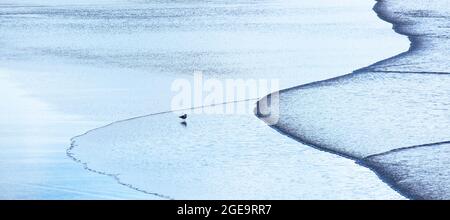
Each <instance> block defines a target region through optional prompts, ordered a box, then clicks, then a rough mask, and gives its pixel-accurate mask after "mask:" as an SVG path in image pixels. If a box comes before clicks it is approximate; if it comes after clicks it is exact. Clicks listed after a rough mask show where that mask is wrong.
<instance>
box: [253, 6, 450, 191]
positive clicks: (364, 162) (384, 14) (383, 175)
mask: <svg viewBox="0 0 450 220" xmlns="http://www.w3.org/2000/svg"><path fill="white" fill-rule="evenodd" d="M383 2H385V1H384V0H377V3H376V4H375V6H374V11H375V12H376V13H377V15H378V17H379V18H380V19H382V20H384V21H387V22H389V23H392V24H393V30H394V31H395V32H396V33H398V34H401V35H405V36H407V37H408V39H409V41H410V42H411V43H410V48H409V49H408V50H407V51H405V52H403V53H400V54H397V55H395V56H393V57H390V58H387V59H384V60H381V61H378V62H376V63H374V64H372V65H369V66H367V67H363V68H360V69H357V70H355V71H353V72H352V73H349V74H346V75H342V76H338V77H334V78H330V79H326V80H322V81H317V82H312V83H308V84H303V85H299V86H295V87H291V88H287V89H283V90H280V91H278V93H279V94H280V96H281V95H282V94H283V93H286V92H289V91H299V90H303V89H308V88H315V87H320V86H326V85H328V84H329V83H330V84H331V83H336V82H337V81H340V80H348V79H350V78H352V77H354V76H357V75H359V74H361V75H363V74H365V73H368V72H381V73H386V74H388V73H391V72H392V73H404V74H421V75H426V74H433V75H447V74H450V73H449V72H447V71H396V70H391V71H389V70H387V71H386V70H384V71H383V70H377V67H380V65H382V64H384V63H387V62H389V61H394V62H395V60H396V59H402V58H405V57H407V56H409V55H411V54H414V53H416V52H419V51H422V49H423V47H424V45H426V43H425V42H424V41H425V40H424V39H421V38H422V37H424V38H426V36H421V35H414V34H408V33H405V32H404V31H403V32H402V31H399V30H398V28H399V26H401V25H402V22H401V21H400V20H394V19H392V17H391V16H389V12H388V10H387V9H386V8H383V7H382V6H381V4H382V3H383ZM270 95H272V94H269V95H267V96H270ZM267 96H266V97H267ZM265 102H266V99H265V97H264V98H262V99H260V100H259V101H258V104H260V103H261V104H262V106H269V107H268V108H270V104H267V103H265ZM278 108H279V106H278ZM256 116H257V117H259V118H260V119H261V120H263V121H265V119H264V117H263V115H260V114H259V113H256ZM280 116H281V115H280ZM280 116H278V117H280ZM270 127H272V128H273V129H274V130H276V131H277V132H279V133H280V134H282V135H286V136H288V137H290V138H292V139H294V140H297V141H298V142H300V143H303V144H305V145H308V146H310V147H312V148H315V149H318V150H321V151H325V152H328V153H332V154H336V155H339V156H342V157H345V158H348V159H351V160H354V161H355V162H356V163H357V164H359V165H361V166H363V167H366V168H368V169H370V170H372V171H373V172H374V173H375V174H376V175H377V176H378V177H379V178H380V179H381V180H382V181H383V182H385V183H386V184H388V185H389V186H390V187H391V188H392V189H394V190H395V191H397V192H399V193H400V194H401V195H403V196H405V197H407V198H410V199H424V197H423V196H421V195H420V194H418V193H417V192H414V191H411V190H409V189H408V188H407V187H404V186H402V185H401V184H399V183H398V182H396V181H395V178H394V177H393V175H392V174H391V173H388V171H386V170H384V169H383V168H381V167H379V166H375V165H374V164H372V163H371V162H370V161H369V160H368V159H369V158H371V157H374V156H378V155H383V154H388V153H390V152H397V151H402V150H404V149H409V148H415V147H421V146H433V145H435V144H438V145H439V144H443V143H444V144H445V143H448V139H444V140H441V141H440V142H436V143H422V144H420V145H415V146H409V147H408V146H406V147H401V148H397V149H393V150H389V151H385V152H383V153H376V154H371V155H368V156H367V155H366V156H356V155H354V154H351V153H348V152H345V151H340V150H338V149H332V148H329V147H326V146H324V145H322V144H320V143H319V142H317V141H316V142H315V141H313V140H311V138H307V137H305V136H302V134H298V133H297V134H296V133H295V132H292V131H289V130H288V128H284V127H283V126H279V125H278V124H275V125H270Z"/></svg>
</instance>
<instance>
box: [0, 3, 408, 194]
mask: <svg viewBox="0 0 450 220" xmlns="http://www.w3.org/2000/svg"><path fill="white" fill-rule="evenodd" d="M373 4H374V2H371V1H360V0H346V1H332V0H321V1H277V0H267V1H248V0H242V1H233V2H225V1H189V3H186V2H184V1H115V2H113V3H110V2H109V1H96V2H93V3H92V2H90V1H83V2H81V3H80V4H79V5H73V4H71V5H69V4H68V3H67V2H64V1H56V0H55V1H31V0H30V1H25V0H23V1H12V2H9V3H8V4H3V5H1V6H0V29H1V32H0V45H1V46H2V49H1V50H0V67H1V70H0V71H1V74H2V75H4V76H7V79H8V82H13V83H14V84H15V86H17V87H19V88H20V91H22V92H20V93H18V94H17V96H18V97H21V98H23V97H26V98H24V99H19V98H17V99H16V98H15V99H16V100H25V101H26V102H27V103H26V104H23V103H18V102H10V103H8V105H7V106H3V108H2V110H3V111H6V112H8V114H11V115H13V116H14V117H8V118H6V119H4V118H1V119H2V120H1V121H0V124H2V125H11V124H13V125H14V126H10V128H11V129H9V130H7V131H2V137H3V138H2V139H1V140H0V145H2V146H12V147H11V148H14V149H24V150H14V151H12V150H10V151H5V153H4V154H3V156H4V157H5V158H29V157H30V154H29V153H27V152H28V151H27V149H33V152H40V153H39V154H33V156H32V158H33V160H31V161H30V160H27V161H26V162H23V163H22V162H17V163H12V162H11V163H8V165H7V166H6V165H1V166H0V169H2V171H1V172H0V175H6V173H8V172H11V170H13V171H14V173H17V174H23V175H22V176H25V175H26V174H29V173H30V170H31V169H27V167H29V166H33V167H37V168H36V170H37V171H35V169H33V172H32V173H45V174H46V175H45V177H43V176H42V175H35V176H33V175H28V176H29V179H28V180H26V182H28V183H31V184H32V185H39V184H42V183H45V186H48V187H47V188H52V187H54V188H56V186H61V185H62V186H64V187H66V188H71V189H73V190H74V191H76V189H85V188H86V186H85V185H86V184H75V183H74V181H75V182H76V181H79V180H80V179H81V178H78V177H79V176H83V175H85V174H83V172H89V171H87V170H84V168H87V169H90V170H95V171H98V172H99V173H103V174H111V175H114V177H111V175H108V176H106V177H104V176H102V175H101V174H98V173H95V175H97V176H99V177H98V178H100V177H104V178H109V179H110V180H111V182H113V183H114V184H116V185H119V184H117V183H116V182H119V183H121V184H122V185H125V186H127V187H129V188H133V189H138V190H140V191H141V192H147V193H150V194H152V193H153V194H155V195H163V197H164V196H167V197H170V198H208V199H220V198H279V199H290V198H320V199H333V198H343V199H344V198H361V199H371V198H374V199H381V198H387V199H391V198H392V199H394V198H402V197H401V196H400V195H399V194H398V193H397V192H395V191H394V190H392V189H391V188H389V186H387V185H386V184H385V183H383V182H382V181H381V180H380V179H378V178H377V177H376V175H375V174H373V173H372V172H370V170H368V169H367V168H364V167H361V166H359V165H357V164H355V163H354V162H353V161H351V160H348V159H345V158H341V157H338V156H335V155H330V154H327V153H324V152H321V151H318V150H315V149H312V148H310V147H308V146H305V145H303V144H300V143H298V142H296V141H294V140H292V139H290V138H287V137H285V136H282V135H280V134H278V133H277V132H275V131H274V130H272V129H271V128H270V127H267V126H266V125H264V124H262V123H261V122H260V121H259V120H258V119H257V118H256V117H254V115H201V114H200V115H194V116H190V117H189V119H188V124H187V126H186V127H183V126H182V125H180V124H179V121H178V118H177V117H176V115H173V114H171V113H169V114H166V115H157V116H149V117H146V118H140V119H135V120H131V121H124V122H120V123H115V124H114V125H112V126H108V127H105V128H100V129H97V130H94V131H92V132H89V133H88V134H87V135H84V136H79V137H77V138H75V139H74V143H73V147H72V148H71V150H70V153H71V156H72V157H73V158H69V157H66V155H65V150H66V149H67V148H68V147H69V145H70V143H69V139H70V138H71V137H73V136H76V135H78V134H82V133H83V132H85V131H87V130H90V129H92V128H95V127H100V126H102V125H105V124H108V123H110V122H114V121H117V120H123V119H127V118H131V117H134V116H139V115H146V114H149V113H154V112H160V111H167V110H169V107H170V106H169V104H170V99H171V97H172V95H173V94H172V93H171V91H170V84H171V82H172V80H174V79H177V78H180V77H183V78H189V77H191V75H192V72H193V71H203V73H204V75H205V77H206V78H212V77H214V78H218V79H225V78H231V79H235V78H255V79H259V78H264V79H268V78H269V79H270V78H277V79H279V80H280V85H281V87H282V88H288V87H292V86H296V85H299V84H304V83H309V82H313V81H317V80H323V79H327V78H330V77H334V76H338V75H342V74H345V73H348V72H351V71H352V70H354V69H357V68H359V67H363V66H367V65H370V64H372V63H374V62H377V61H378V60H381V59H384V58H386V57H390V56H392V55H395V54H398V53H400V52H403V51H405V50H407V48H408V44H409V42H408V41H407V40H406V38H405V37H402V36H400V35H398V34H395V33H394V32H393V31H392V29H391V25H390V24H389V23H386V22H383V21H382V20H380V19H379V18H378V17H377V15H376V14H375V13H374V12H373V11H372V7H373ZM15 95H16V94H14V96H13V97H16V96H15ZM29 99H32V101H29ZM25 101H24V102H25ZM28 102H38V103H43V104H39V105H42V106H43V107H42V108H39V109H38V110H39V111H37V112H30V111H18V109H23V106H30V103H28ZM251 104H252V103H251ZM4 109H6V110H4ZM0 111H1V110H0ZM31 116H34V117H35V118H36V119H39V120H32V121H29V120H24V118H27V117H31ZM49 118H50V119H52V120H48V119H49ZM15 122H20V123H15ZM30 127H31V128H33V129H29V128H30ZM18 140H33V141H27V143H22V142H21V141H18ZM25 146H26V147H25ZM48 151H52V152H55V154H52V156H54V155H58V156H57V158H64V159H61V162H60V161H58V163H56V162H55V161H54V160H50V159H49V158H50V156H49V154H48V153H47V152H48ZM35 155H39V156H35ZM51 158H54V157H51ZM72 159H75V160H77V161H78V162H81V163H84V164H86V167H84V166H83V165H81V164H79V163H74V161H72ZM18 161H22V160H18ZM28 162H29V163H28ZM59 163H61V164H64V166H67V167H71V170H72V172H73V173H74V174H73V175H74V177H71V178H67V176H66V174H65V173H64V172H65V171H64V170H63V169H58V168H57V167H58V166H56V165H55V164H58V165H59ZM69 163H70V164H72V166H71V165H69ZM42 164H45V165H46V166H39V165H42ZM74 166H77V167H78V168H79V170H78V171H76V169H75V168H74ZM6 170H8V172H6ZM18 176H20V175H18ZM89 178H93V177H91V176H89ZM89 178H87V177H86V178H85V179H87V180H89ZM2 179H6V178H2ZM55 179H56V180H58V181H57V183H55V181H52V180H55ZM7 180H8V181H7V183H5V185H13V184H15V183H18V182H19V183H20V182H22V181H24V180H23V179H22V178H11V177H10V178H8V179H7ZM92 180H93V181H85V182H86V183H88V182H89V183H90V184H94V186H92V185H89V188H88V189H87V190H88V191H92V190H93V189H94V191H95V182H96V181H98V179H95V178H93V179H92ZM103 180H104V179H103ZM98 182H101V184H99V185H97V188H98V191H99V193H100V194H101V195H104V194H105V195H111V192H104V191H102V190H101V189H105V188H106V189H108V188H113V187H112V186H111V183H109V184H110V185H107V181H98ZM124 188H126V187H124ZM2 189H6V188H2ZM127 189H128V188H127ZM16 190H17V191H19V190H20V189H16ZM9 191H10V193H9V194H8V195H10V197H13V198H14V195H18V194H21V193H20V192H14V191H13V192H11V190H9ZM36 191H37V192H38V193H35V194H34V195H35V196H36V197H37V198H40V196H42V197H44V198H49V197H50V198H51V197H54V194H50V196H47V195H49V194H45V193H39V192H40V191H39V189H36ZM124 191H125V190H124ZM102 193H103V194H102ZM112 194H114V193H112ZM117 194H119V195H121V196H122V197H123V194H125V197H126V191H125V192H121V193H117ZM142 194H144V193H142ZM129 195H130V197H132V198H135V197H136V195H135V194H131V193H130V194H129ZM46 196H47V197H46ZM65 196H67V197H69V198H73V197H72V196H73V195H71V194H69V193H68V192H67V191H66V192H61V194H58V198H61V197H62V198H64V197H65ZM81 198H83V197H82V196H81ZM150 198H157V197H150ZM164 198H165V197H164Z"/></svg>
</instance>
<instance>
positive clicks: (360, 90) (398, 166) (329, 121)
mask: <svg viewBox="0 0 450 220" xmlns="http://www.w3.org/2000/svg"><path fill="white" fill-rule="evenodd" d="M375 10H376V11H377V12H378V13H379V14H380V16H381V17H382V18H383V19H385V20H387V21H389V22H392V23H393V24H394V29H395V30H396V31H397V32H398V33H400V34H404V35H407V36H409V38H410V40H411V42H412V45H411V48H410V50H409V51H407V52H405V53H402V54H400V55H398V56H395V57H393V58H390V59H386V60H383V61H380V62H378V63H376V64H374V65H371V66H369V67H367V68H364V69H361V70H358V71H356V72H354V73H352V74H349V75H346V76H343V77H339V78H335V79H331V80H326V81H322V82H317V83H312V84H308V85H304V86H298V87H294V88H291V89H287V90H284V91H282V92H281V94H280V97H281V101H280V109H281V110H280V114H279V115H278V116H277V117H279V118H280V121H279V123H278V124H277V125H276V126H275V127H276V128H277V129H278V130H280V131H282V132H284V133H286V134H289V135H291V136H293V137H295V138H297V139H299V140H301V141H303V142H307V143H309V144H311V145H314V146H316V147H319V148H322V149H326V150H329V151H332V152H334V153H338V154H342V155H346V156H350V157H352V158H355V159H356V160H359V161H361V162H362V163H365V164H367V165H368V166H369V167H373V168H375V170H376V172H377V173H379V174H380V175H381V176H382V177H384V178H385V179H386V180H387V181H389V182H391V183H393V186H394V188H396V189H399V190H400V191H401V192H402V193H404V194H405V195H407V196H408V197H410V198H418V199H421V198H427V199H448V198H449V194H448V192H447V191H448V190H446V189H444V188H445V187H444V185H445V184H446V183H447V182H448V180H447V179H448V171H447V170H448V167H447V165H446V163H445V160H447V158H448V157H449V156H448V154H447V151H446V145H445V144H442V143H446V142H448V141H449V140H450V133H449V130H450V89H449V88H450V87H449V85H450V66H449V63H450V59H449V57H450V56H449V50H448V48H449V47H450V40H449V31H450V29H449V26H448V22H449V20H450V19H449V16H450V1H428V2H427V4H423V2H422V1H399V0H386V1H380V2H378V3H377V5H376V7H375ZM439 143H441V144H439ZM417 146H418V147H417ZM430 161H432V162H430Z"/></svg>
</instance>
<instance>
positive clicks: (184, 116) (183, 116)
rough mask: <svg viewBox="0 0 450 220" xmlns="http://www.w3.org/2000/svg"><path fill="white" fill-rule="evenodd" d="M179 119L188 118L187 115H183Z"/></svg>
mask: <svg viewBox="0 0 450 220" xmlns="http://www.w3.org/2000/svg"><path fill="white" fill-rule="evenodd" d="M179 118H181V119H183V120H184V119H186V118H187V114H184V115H181V116H180V117H179Z"/></svg>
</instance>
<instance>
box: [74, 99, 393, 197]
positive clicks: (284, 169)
mask: <svg viewBox="0 0 450 220" xmlns="http://www.w3.org/2000/svg"><path fill="white" fill-rule="evenodd" d="M216 108H217V107H216ZM181 113H182V112H180V113H177V114H181ZM177 114H173V113H166V114H159V115H153V116H147V117H143V118H137V119H132V120H127V121H122V122H117V123H114V124H112V125H109V126H107V127H103V128H100V129H96V130H93V131H90V132H89V133H87V134H85V135H82V136H80V137H77V138H75V139H74V142H73V148H72V149H71V150H70V151H69V152H70V154H71V155H72V156H73V157H74V158H76V159H78V160H80V161H81V162H82V163H83V164H84V165H86V166H87V167H89V168H90V169H93V170H97V171H101V172H105V173H107V174H113V175H114V176H116V177H117V178H118V180H119V181H120V182H121V183H125V184H131V186H132V187H135V188H137V189H139V190H141V191H144V192H147V193H149V194H153V193H155V194H159V195H161V196H164V197H169V198H175V199H369V198H370V199H401V198H402V196H400V195H399V194H397V193H396V192H395V191H392V189H390V188H389V186H387V185H386V184H385V183H383V182H381V181H380V180H379V179H378V177H377V176H376V175H375V174H374V173H372V172H371V171H370V170H368V169H366V168H364V167H361V166H359V165H357V164H355V163H354V162H353V161H352V160H349V159H345V158H342V157H340V156H337V155H332V154H329V153H326V152H321V151H318V150H316V149H313V148H311V147H308V146H305V145H302V144H299V143H298V142H297V141H295V140H293V139H291V138H289V137H286V136H283V135H280V134H279V133H278V132H276V131H274V130H273V129H271V128H270V127H268V126H267V125H266V124H265V123H264V122H262V121H260V120H259V119H257V118H256V117H254V116H253V115H236V114H231V115H216V114H214V115H209V114H191V115H189V116H188V119H187V120H186V122H187V124H186V125H183V124H180V120H179V118H178V117H177ZM337 189H339V190H337Z"/></svg>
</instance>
